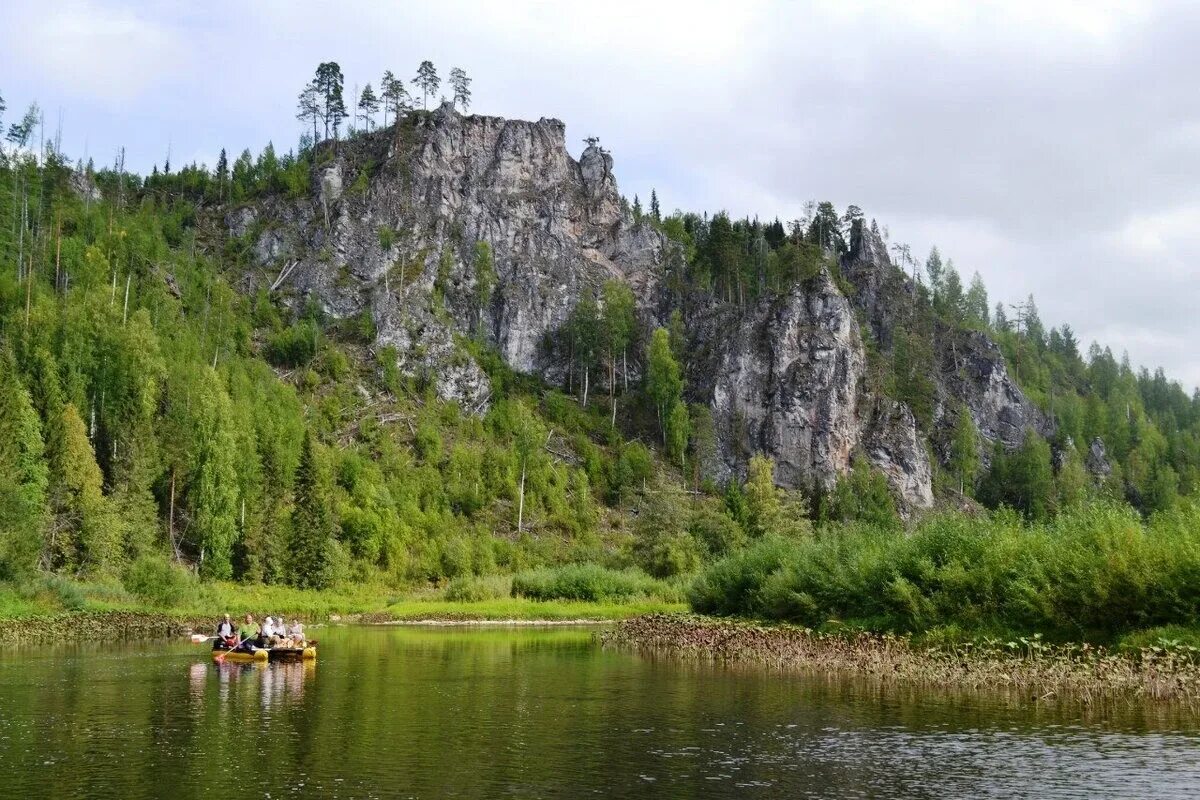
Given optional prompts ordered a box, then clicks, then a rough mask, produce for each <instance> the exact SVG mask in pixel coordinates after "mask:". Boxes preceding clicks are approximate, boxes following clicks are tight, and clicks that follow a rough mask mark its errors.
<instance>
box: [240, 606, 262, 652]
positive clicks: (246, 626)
mask: <svg viewBox="0 0 1200 800" xmlns="http://www.w3.org/2000/svg"><path fill="white" fill-rule="evenodd" d="M238 638H239V639H241V640H242V644H241V648H242V649H249V648H250V645H251V644H252V643H254V642H255V641H256V640H257V639H258V626H257V625H255V624H254V615H252V614H247V615H246V621H245V622H243V623H242V626H241V627H240V628H238Z"/></svg>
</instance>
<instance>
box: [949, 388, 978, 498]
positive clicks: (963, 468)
mask: <svg viewBox="0 0 1200 800" xmlns="http://www.w3.org/2000/svg"><path fill="white" fill-rule="evenodd" d="M947 466H948V468H949V470H950V473H951V474H952V475H954V477H955V479H956V480H957V482H958V491H959V492H961V493H963V494H966V495H968V496H970V495H973V494H974V493H975V478H976V475H977V474H978V473H979V430H978V429H977V428H976V427H975V420H974V419H973V418H972V417H971V411H970V409H968V408H967V406H966V404H963V405H962V406H961V407H960V408H959V409H958V416H957V417H955V420H954V431H953V433H952V434H951V439H950V462H949V464H948V465H947Z"/></svg>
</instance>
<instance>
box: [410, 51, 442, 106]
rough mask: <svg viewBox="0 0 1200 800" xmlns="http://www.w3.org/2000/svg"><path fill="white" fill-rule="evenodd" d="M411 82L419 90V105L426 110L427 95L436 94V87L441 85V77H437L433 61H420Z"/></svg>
mask: <svg viewBox="0 0 1200 800" xmlns="http://www.w3.org/2000/svg"><path fill="white" fill-rule="evenodd" d="M412 82H413V85H414V86H416V87H417V88H418V89H420V90H421V107H422V108H423V109H425V110H426V111H428V110H429V95H431V94H437V90H438V87H439V86H441V85H442V79H441V78H439V77H438V74H437V69H436V68H435V67H434V66H433V62H432V61H422V62H421V66H420V67H418V68H417V77H415V78H413V80H412Z"/></svg>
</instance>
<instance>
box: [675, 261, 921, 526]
mask: <svg viewBox="0 0 1200 800" xmlns="http://www.w3.org/2000/svg"><path fill="white" fill-rule="evenodd" d="M730 317H731V315H730V314H729V313H728V311H726V312H723V313H721V312H714V313H712V314H710V315H708V316H707V318H702V319H699V320H696V322H695V325H694V326H693V334H692V335H693V338H695V339H697V340H698V341H697V342H696V347H695V348H693V351H694V352H697V353H706V354H707V356H706V357H704V358H701V359H699V360H698V361H697V362H696V363H695V364H694V365H693V369H692V375H691V381H690V383H691V385H693V386H697V387H705V386H711V395H708V394H705V395H703V396H702V397H703V399H704V400H705V401H706V402H709V403H710V404H711V406H712V409H713V416H714V420H715V421H716V424H717V430H718V433H719V436H718V439H719V442H720V450H721V457H722V458H721V460H722V464H723V466H724V469H725V470H726V472H727V473H734V472H738V471H740V469H741V468H742V467H743V466H744V464H745V462H746V460H747V459H748V457H749V455H751V454H753V453H760V452H761V453H766V454H767V455H769V456H771V458H772V459H774V461H775V480H776V482H777V483H779V484H780V485H783V486H790V487H798V488H805V489H809V488H811V487H812V486H813V484H814V483H820V484H821V485H823V486H824V487H825V488H829V487H831V486H832V485H833V483H834V482H835V481H836V480H837V478H838V477H839V476H841V475H843V474H845V473H846V472H847V471H849V469H850V467H851V463H852V459H853V457H854V455H855V454H856V453H861V454H862V455H863V456H865V457H866V458H867V459H868V460H869V461H870V462H871V463H872V464H873V465H874V466H876V467H877V468H879V469H880V470H881V471H882V472H883V473H884V475H886V476H887V478H888V481H889V483H890V485H891V486H892V489H893V490H894V491H895V493H896V495H897V497H898V498H899V499H900V500H901V501H902V504H903V506H904V507H905V508H913V507H926V506H929V505H931V504H932V502H933V491H932V482H931V480H932V471H931V468H930V464H929V457H928V454H927V451H926V449H925V447H924V446H923V445H922V444H921V443H920V441H919V439H918V436H917V430H916V423H915V421H914V420H913V417H912V414H911V412H909V411H908V409H906V408H904V407H903V406H901V405H900V404H897V403H893V402H891V401H886V400H883V399H879V398H871V397H869V396H867V395H866V394H865V393H864V392H863V390H862V387H861V384H862V379H863V375H864V373H865V370H866V356H865V354H864V351H863V346H862V336H861V333H860V331H859V326H858V321H857V319H856V317H855V314H854V309H853V308H852V307H851V305H850V302H849V301H848V300H847V299H846V297H845V295H843V294H842V293H841V292H840V291H839V290H838V288H837V285H836V284H835V283H834V281H833V279H832V278H831V277H830V275H829V273H828V272H827V271H822V272H821V273H820V274H818V276H817V277H816V278H814V279H813V280H811V281H807V282H805V283H804V284H801V285H799V286H796V287H794V288H793V289H792V290H791V291H790V292H789V293H788V294H786V295H784V296H782V297H778V298H770V299H764V300H762V301H760V302H759V303H758V305H757V306H755V307H754V308H753V309H751V310H749V311H748V312H746V313H744V314H741V315H734V318H732V319H731V318H730ZM705 376H708V378H707V380H705Z"/></svg>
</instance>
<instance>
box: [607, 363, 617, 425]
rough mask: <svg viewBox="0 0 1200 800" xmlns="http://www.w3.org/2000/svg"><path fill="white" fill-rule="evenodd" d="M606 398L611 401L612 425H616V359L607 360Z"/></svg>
mask: <svg viewBox="0 0 1200 800" xmlns="http://www.w3.org/2000/svg"><path fill="white" fill-rule="evenodd" d="M608 399H609V400H610V401H611V402H612V423H611V424H612V426H613V427H614V428H615V427H617V359H616V358H615V357H613V358H610V359H609V360H608Z"/></svg>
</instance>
